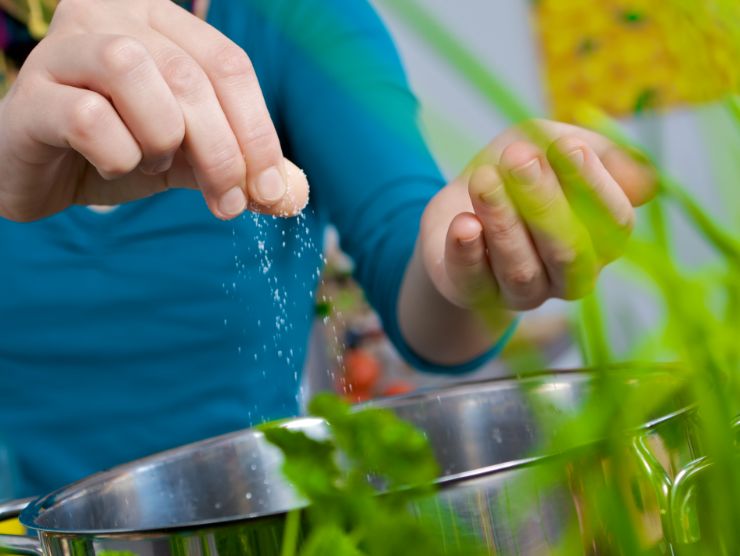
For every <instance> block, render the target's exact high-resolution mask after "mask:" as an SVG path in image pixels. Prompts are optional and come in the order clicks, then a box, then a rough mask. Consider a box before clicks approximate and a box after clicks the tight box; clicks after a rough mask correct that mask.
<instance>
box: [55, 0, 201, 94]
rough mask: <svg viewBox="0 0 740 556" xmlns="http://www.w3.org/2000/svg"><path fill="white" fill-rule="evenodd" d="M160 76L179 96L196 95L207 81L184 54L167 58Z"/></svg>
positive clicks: (198, 67) (194, 63) (191, 60)
mask: <svg viewBox="0 0 740 556" xmlns="http://www.w3.org/2000/svg"><path fill="white" fill-rule="evenodd" d="M65 1H66V0H65ZM162 76H163V77H164V79H165V81H167V83H168V84H169V86H170V90H171V91H172V93H173V94H174V95H175V96H176V97H179V98H191V97H194V96H196V95H198V94H199V92H200V91H201V90H202V87H203V85H204V84H205V83H206V82H207V78H206V76H205V73H204V71H203V69H202V68H201V67H200V66H199V65H198V64H197V62H196V61H195V60H193V59H192V58H190V57H189V56H185V55H178V56H173V57H172V58H170V59H169V60H167V62H166V63H165V64H164V67H163V69H162Z"/></svg>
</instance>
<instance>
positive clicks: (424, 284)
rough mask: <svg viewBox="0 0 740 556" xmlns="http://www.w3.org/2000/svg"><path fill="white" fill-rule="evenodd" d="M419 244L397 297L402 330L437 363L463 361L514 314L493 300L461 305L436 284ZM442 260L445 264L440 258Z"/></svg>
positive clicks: (417, 349) (411, 343)
mask: <svg viewBox="0 0 740 556" xmlns="http://www.w3.org/2000/svg"><path fill="white" fill-rule="evenodd" d="M421 251H422V250H421V247H420V246H419V245H418V244H417V247H416V250H415V252H414V255H413V257H412V259H411V261H409V264H408V267H407V269H406V273H405V276H404V279H403V283H402V286H401V291H400V294H399V299H398V320H399V325H400V328H401V333H402V334H403V337H404V339H405V340H406V342H407V343H408V345H409V347H411V349H412V350H414V352H416V353H417V355H419V356H420V357H422V358H423V359H425V360H427V361H429V362H430V363H433V364H437V365H450V366H452V365H460V364H464V363H466V362H468V361H471V360H473V359H475V358H476V357H478V356H480V355H482V354H484V353H485V352H486V351H488V350H489V349H490V348H491V347H492V346H493V345H494V344H495V343H496V342H497V341H498V340H499V339H500V337H501V335H502V334H503V332H504V331H505V330H506V328H507V327H508V326H509V325H510V324H511V322H512V321H513V319H514V315H513V314H512V313H511V312H509V311H506V310H503V309H500V308H497V307H496V306H495V305H494V304H493V302H492V301H491V300H488V302H485V301H484V302H482V304H481V306H480V309H479V310H471V309H464V308H461V307H459V306H457V305H455V304H453V303H451V302H450V301H448V300H447V298H445V297H444V296H443V295H442V294H441V293H440V292H439V289H438V288H437V287H436V286H435V285H434V283H433V281H432V279H431V277H430V275H429V271H428V269H427V268H426V265H425V264H424V260H423V257H422V254H421ZM439 264H444V263H443V261H440V262H439Z"/></svg>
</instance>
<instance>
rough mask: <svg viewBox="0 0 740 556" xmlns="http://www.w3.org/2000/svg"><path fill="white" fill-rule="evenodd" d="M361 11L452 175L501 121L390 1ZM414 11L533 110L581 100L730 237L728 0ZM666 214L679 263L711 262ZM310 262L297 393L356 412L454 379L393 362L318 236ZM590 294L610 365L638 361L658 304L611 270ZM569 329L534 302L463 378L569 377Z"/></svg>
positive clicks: (441, 6) (643, 213) (733, 168)
mask: <svg viewBox="0 0 740 556" xmlns="http://www.w3.org/2000/svg"><path fill="white" fill-rule="evenodd" d="M374 3H375V4H376V7H377V8H378V10H379V12H380V13H381V15H382V17H383V19H384V20H385V21H386V23H387V25H388V26H389V28H390V30H391V33H392V34H393V37H394V39H395V41H396V44H397V46H398V48H399V49H400V51H401V55H402V58H403V61H404V64H405V67H406V69H407V72H408V74H409V77H410V80H411V83H412V86H413V88H414V90H415V92H416V94H417V95H418V97H419V99H420V101H421V105H422V123H423V127H424V131H425V133H426V136H427V138H428V141H429V144H430V145H431V148H432V150H433V151H434V153H435V155H436V157H437V160H438V161H439V162H440V164H441V165H442V167H443V169H444V171H445V173H446V175H447V176H448V177H449V178H453V177H454V176H455V175H456V174H457V173H458V172H459V171H460V170H461V169H462V168H463V167H464V166H465V164H466V163H467V162H468V161H469V160H470V159H471V158H472V156H473V155H474V154H475V153H476V152H477V151H478V150H480V149H481V148H482V147H483V146H484V145H486V144H487V143H488V142H489V141H490V140H491V139H492V138H493V137H494V136H495V135H497V134H498V133H500V132H501V131H502V130H504V129H505V128H506V127H507V126H508V125H509V123H508V122H507V120H506V119H505V118H504V117H503V116H502V115H501V114H499V113H498V112H497V111H496V110H495V109H493V108H492V107H491V105H490V104H489V103H487V102H486V101H485V100H484V99H483V97H482V96H481V95H480V93H478V92H476V90H475V89H474V88H473V87H471V86H470V85H468V84H467V83H466V82H465V80H464V79H463V78H461V76H460V74H459V73H457V72H456V71H455V70H454V69H453V68H452V67H451V66H449V65H448V64H447V63H446V62H444V61H443V60H442V59H440V57H439V55H438V54H437V53H436V52H434V51H433V50H432V49H431V48H430V47H429V45H428V44H426V43H425V42H424V41H423V40H421V39H420V38H419V36H418V35H417V34H416V33H415V31H414V30H413V28H412V27H413V26H408V25H407V23H406V22H404V21H402V20H401V19H400V18H399V17H398V15H397V12H396V10H394V9H393V0H374ZM689 4H690V5H691V6H690V8H691V11H690V12H689V11H687V10H688V9H689ZM421 5H422V6H423V8H424V9H425V10H428V12H429V13H430V14H431V15H432V16H433V17H435V18H436V19H437V20H438V21H440V22H443V24H444V26H445V27H446V28H447V29H448V30H449V31H450V32H451V33H452V34H453V35H454V36H455V38H456V39H457V41H459V43H460V44H462V45H463V46H465V48H467V49H469V50H470V51H471V52H472V53H474V54H475V55H476V57H477V58H478V59H479V60H480V61H481V62H482V63H483V64H484V65H485V66H486V67H487V68H488V69H489V70H491V71H493V72H494V73H495V74H496V75H497V76H498V77H499V78H500V79H501V80H502V81H503V82H504V83H506V84H507V86H508V87H509V88H510V89H511V90H513V91H514V92H515V93H516V95H517V96H518V97H519V98H520V99H521V100H522V101H523V102H525V103H526V104H527V105H528V106H529V107H530V108H531V109H532V111H533V112H534V113H535V114H536V115H538V116H542V117H549V118H556V119H561V120H565V121H574V120H576V119H577V116H578V111H579V110H580V109H581V108H582V106H583V105H584V103H586V104H591V105H593V106H596V107H598V108H600V109H602V110H604V111H606V112H607V113H609V114H610V115H612V116H614V117H616V118H618V120H619V122H620V124H622V125H623V126H625V128H626V129H627V131H628V132H629V134H630V135H631V136H632V137H633V138H634V139H636V140H637V141H638V143H640V144H641V145H643V146H644V147H645V148H646V149H647V150H648V151H649V152H650V154H651V155H652V156H653V157H655V160H657V161H658V162H659V164H660V165H661V166H662V167H663V168H666V169H668V170H669V171H670V173H671V174H672V175H674V176H676V177H678V178H680V180H681V182H682V183H683V184H684V185H685V186H687V188H688V189H689V190H690V192H691V193H692V194H694V195H695V196H696V197H697V198H698V199H699V200H700V202H701V203H702V204H703V205H704V206H705V207H706V208H707V209H708V211H709V212H710V213H711V214H713V215H715V216H716V218H718V219H719V220H720V221H722V222H724V223H727V224H730V225H732V226H733V228H734V229H735V230H738V229H740V192H738V184H737V176H738V175H740V137H738V134H737V132H736V129H734V128H733V127H732V125H731V123H730V118H729V114H728V112H727V110H728V108H727V105H726V102H725V103H723V102H720V100H719V99H721V98H722V97H723V96H726V94H727V92H728V91H729V90H732V88H733V86H734V87H736V86H737V82H736V81H735V82H734V85H733V78H736V74H737V65H738V59H740V53H739V52H737V45H738V44H740V42H738V41H737V40H735V41H734V42H733V41H732V40H731V38H732V37H731V36H730V35H731V34H732V33H737V32H738V29H740V20H739V19H737V18H740V4H738V3H737V2H734V7H733V6H732V5H731V4H730V3H728V2H725V1H723V0H697V1H696V2H689V3H685V2H677V1H675V0H671V1H668V2H666V1H665V0H632V1H630V0H600V1H597V2H593V1H592V0H537V1H534V0H462V1H459V2H450V1H449V0H423V2H422V3H421ZM718 6H719V8H721V9H718ZM717 13H721V14H722V16H723V18H724V19H722V18H720V19H717ZM728 15H729V16H731V17H730V19H729V20H728V19H727V16H728ZM735 93H737V89H736V88H735ZM650 211H651V209H650V208H643V209H640V224H639V227H638V233H640V228H643V229H645V228H646V227H647V226H648V222H649V221H650V219H651V218H653V217H655V215H651V214H650ZM667 218H668V220H669V228H670V230H671V231H672V242H673V245H674V246H675V251H676V254H677V256H678V257H679V258H680V260H681V262H682V264H685V265H689V266H692V267H694V266H698V265H707V264H711V257H712V255H711V253H710V252H709V250H708V249H707V248H706V246H705V245H704V244H703V243H702V240H701V239H699V238H698V237H697V236H696V234H695V232H692V231H691V229H690V227H689V226H688V225H686V224H685V223H683V222H682V220H681V218H680V216H679V215H678V214H677V213H675V212H671V211H670V210H669V211H668V214H667ZM326 256H327V259H328V261H329V265H328V267H327V269H326V271H325V275H324V285H323V288H322V291H321V292H320V294H319V297H318V305H317V320H316V323H317V325H316V327H315V330H314V334H313V337H312V341H311V349H310V356H309V358H308V361H307V372H306V374H305V381H304V385H305V388H304V394H305V396H306V397H308V396H310V395H311V394H312V393H314V392H316V391H317V390H322V389H335V390H339V391H344V392H345V393H346V394H347V397H348V399H351V400H354V401H361V400H365V399H368V398H372V397H376V396H382V395H390V394H397V393H403V392H406V391H409V390H413V389H416V388H419V387H424V386H428V385H432V384H436V383H439V382H441V381H446V380H454V379H451V378H449V377H440V376H430V375H425V374H422V373H419V372H417V371H415V370H414V369H411V368H410V367H408V365H406V364H405V363H404V362H403V361H402V360H401V359H400V357H399V356H398V355H397V354H396V353H395V351H394V350H393V348H392V347H391V345H390V344H389V342H388V341H387V340H386V338H385V336H384V335H383V332H382V329H381V328H380V324H379V321H378V319H377V317H376V316H375V315H374V314H373V313H372V311H371V310H370V309H369V308H368V307H367V306H366V305H365V303H364V301H363V299H362V294H361V291H360V290H359V289H357V287H356V285H355V284H354V283H353V282H352V280H351V278H350V277H349V274H350V272H351V261H350V260H349V259H347V258H346V257H345V256H344V255H343V254H342V253H341V252H340V251H339V249H338V247H337V238H336V235H335V233H333V232H331V231H330V233H329V234H328V235H327V241H326ZM676 294H677V295H680V292H676ZM599 295H600V296H601V297H602V299H603V300H604V302H605V304H606V311H607V323H606V324H607V328H608V331H609V337H610V340H611V342H612V347H613V349H614V352H615V353H616V354H617V355H618V356H620V357H621V358H623V359H631V358H639V357H640V355H641V354H647V353H650V354H651V357H654V355H655V354H654V353H651V352H650V341H651V333H652V331H654V330H657V329H659V327H657V326H656V324H657V323H658V322H660V319H661V309H660V306H659V305H658V304H657V302H656V301H655V300H654V298H653V297H652V296H651V295H650V292H649V291H648V290H647V289H645V287H644V286H643V284H642V283H641V282H640V281H639V280H637V279H636V278H634V275H633V274H632V273H630V272H629V269H628V268H627V266H626V265H624V264H620V263H616V264H614V265H612V266H610V267H609V268H608V269H607V270H606V271H605V274H604V276H603V279H602V281H601V285H600V288H599ZM577 334H578V323H577V318H576V315H575V311H574V306H573V305H572V304H566V303H564V302H559V301H551V302H548V303H547V304H546V305H545V306H543V307H542V308H540V309H538V310H536V311H532V312H530V313H528V314H526V315H525V316H524V317H523V318H522V320H521V323H520V326H519V329H518V331H517V333H516V335H515V337H514V338H513V339H512V341H511V342H510V343H509V346H508V348H507V349H506V350H505V351H504V353H503V354H502V355H501V356H500V357H498V358H497V359H496V360H494V361H491V362H490V363H488V364H487V365H485V366H484V367H483V368H481V369H479V370H478V371H476V372H474V373H472V374H471V375H468V376H467V378H474V377H483V376H505V375H507V374H513V373H517V372H520V371H523V370H534V369H537V368H567V367H576V366H580V365H582V363H583V361H582V356H581V353H580V350H579V347H578V344H577Z"/></svg>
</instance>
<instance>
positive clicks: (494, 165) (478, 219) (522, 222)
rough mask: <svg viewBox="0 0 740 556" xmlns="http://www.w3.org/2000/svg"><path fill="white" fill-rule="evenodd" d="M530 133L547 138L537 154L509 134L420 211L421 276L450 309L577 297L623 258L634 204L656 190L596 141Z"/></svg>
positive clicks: (557, 128) (567, 131) (554, 130)
mask: <svg viewBox="0 0 740 556" xmlns="http://www.w3.org/2000/svg"><path fill="white" fill-rule="evenodd" d="M531 126H536V128H537V129H538V130H539V131H538V134H540V135H541V136H543V137H547V138H548V139H547V142H548V143H549V144H548V145H547V147H546V148H541V147H538V146H537V144H535V143H534V142H533V141H531V140H529V139H528V137H529V135H528V134H527V133H524V132H523V131H522V129H519V128H514V129H510V130H509V131H507V132H505V133H504V134H502V135H500V136H499V137H497V138H496V139H495V140H494V141H493V142H492V143H491V144H490V145H489V146H488V147H487V148H486V149H485V150H484V151H483V152H482V153H481V154H480V155H479V156H478V157H476V159H475V160H474V161H473V163H472V164H471V165H470V167H469V168H468V169H467V170H466V171H465V173H464V174H463V175H462V176H461V177H460V178H458V179H457V180H456V181H454V182H453V183H451V184H450V185H448V186H447V187H445V188H444V189H443V190H442V191H441V192H440V193H439V194H438V195H437V196H436V197H435V198H434V199H433V200H432V201H431V203H430V204H429V206H428V207H427V210H426V211H425V214H424V217H423V219H422V230H421V235H420V248H421V254H422V257H423V262H424V265H425V267H426V271H427V273H428V275H429V277H430V279H431V280H432V282H433V283H434V285H435V286H436V288H437V290H438V291H439V292H440V293H441V294H442V295H443V296H444V297H445V298H446V299H447V300H448V301H450V302H452V303H453V304H455V305H457V306H459V307H463V308H476V307H480V306H481V304H484V303H485V304H490V303H491V300H493V302H494V303H495V304H496V305H497V306H498V307H500V308H502V309H509V310H514V311H520V310H528V309H532V308H535V307H537V306H539V305H541V304H542V303H543V302H544V301H546V300H547V299H549V298H563V299H576V298H579V297H582V296H584V295H586V294H587V293H588V292H590V291H591V290H592V288H593V287H594V284H595V282H596V279H597V277H598V275H599V273H600V271H601V269H602V268H603V267H604V266H605V265H606V264H607V263H609V262H610V261H613V260H614V259H615V258H617V257H618V256H619V255H620V254H622V252H623V250H624V248H625V246H626V242H627V239H628V238H629V236H630V233H631V231H632V228H633V225H634V221H635V212H634V209H633V206H638V205H640V204H642V203H644V202H646V201H647V200H649V198H650V197H651V196H652V195H653V194H654V192H655V188H656V185H655V182H656V179H655V174H654V171H653V169H652V168H651V167H650V166H649V165H648V164H647V163H643V162H641V161H639V160H638V159H637V158H635V157H634V156H631V155H630V154H628V153H626V152H624V151H623V150H621V149H620V148H618V147H617V146H616V145H614V144H613V143H611V142H610V141H609V140H608V139H606V138H604V137H602V136H601V135H598V134H596V133H593V132H591V131H587V130H585V129H581V128H578V127H574V126H569V125H566V124H560V123H555V122H547V121H537V122H533V123H530V124H528V128H529V129H531V128H532V127H531ZM525 129H526V128H525Z"/></svg>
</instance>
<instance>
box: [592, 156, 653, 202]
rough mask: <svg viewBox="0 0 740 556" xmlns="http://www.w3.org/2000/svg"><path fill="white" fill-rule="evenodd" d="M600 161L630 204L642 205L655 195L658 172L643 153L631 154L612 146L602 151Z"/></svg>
mask: <svg viewBox="0 0 740 556" xmlns="http://www.w3.org/2000/svg"><path fill="white" fill-rule="evenodd" d="M601 161H602V162H603V164H604V167H605V168H606V169H607V171H608V172H609V173H610V174H611V175H612V176H613V177H614V179H615V180H616V182H617V183H618V184H619V185H620V186H621V187H622V190H623V191H624V193H625V195H627V198H628V199H629V200H630V202H631V203H632V206H634V207H639V206H642V205H644V204H645V203H647V202H649V201H651V200H652V199H653V198H654V197H655V196H656V195H657V193H658V190H659V183H660V180H659V176H658V172H657V170H656V168H655V167H654V166H653V165H652V164H650V162H649V161H648V160H647V158H646V157H645V156H644V155H641V156H640V157H637V156H633V155H631V154H630V153H629V152H628V151H626V150H625V149H623V148H620V147H614V148H611V149H609V150H608V151H607V152H606V153H604V155H603V156H602V157H601Z"/></svg>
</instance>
